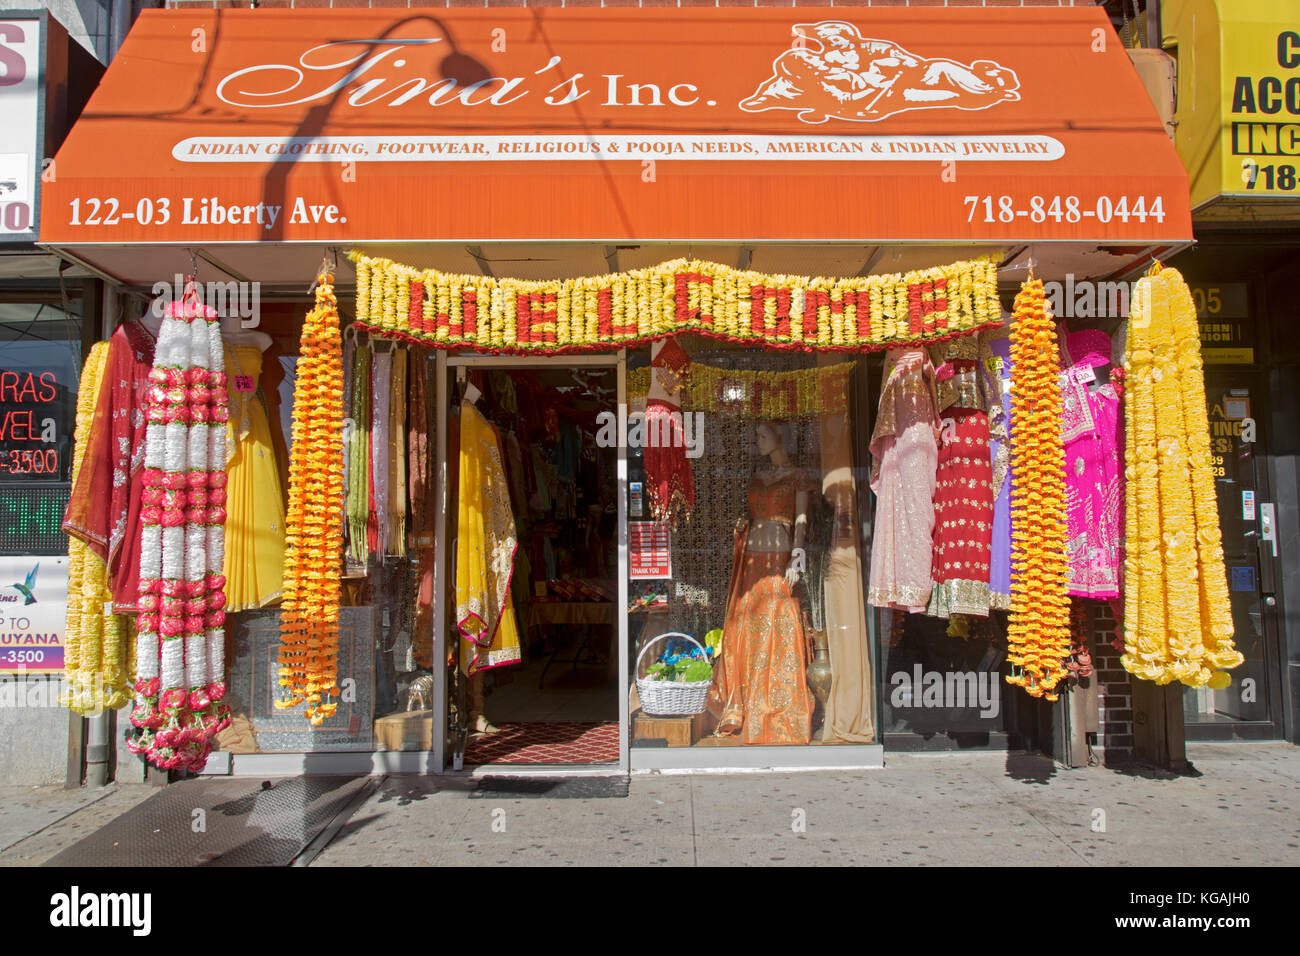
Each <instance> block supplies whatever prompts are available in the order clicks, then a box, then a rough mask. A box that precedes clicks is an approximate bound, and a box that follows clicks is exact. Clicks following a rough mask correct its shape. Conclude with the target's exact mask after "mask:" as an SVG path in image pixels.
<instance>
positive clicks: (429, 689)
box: [406, 674, 433, 711]
mask: <svg viewBox="0 0 1300 956" xmlns="http://www.w3.org/2000/svg"><path fill="white" fill-rule="evenodd" d="M406 709H407V710H408V711H411V710H433V675H432V674H421V675H420V676H419V677H417V678H416V679H415V680H413V681H411V686H410V687H409V688H407V691H406Z"/></svg>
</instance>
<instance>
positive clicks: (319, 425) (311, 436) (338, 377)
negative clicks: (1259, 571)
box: [275, 272, 343, 724]
mask: <svg viewBox="0 0 1300 956" xmlns="http://www.w3.org/2000/svg"><path fill="white" fill-rule="evenodd" d="M301 353H302V354H301V357H300V358H299V360H298V370H297V378H296V380H295V382H294V389H293V432H292V449H291V451H290V455H289V510H288V513H287V516H286V519H285V524H286V531H285V553H284V600H283V602H282V608H283V614H282V616H281V624H280V660H279V675H280V686H281V687H283V688H284V689H285V697H284V699H282V700H277V701H276V702H275V705H276V707H279V708H282V709H283V708H289V707H296V706H297V705H299V704H301V703H304V702H305V703H306V704H307V708H306V715H307V719H308V720H310V721H311V722H312V723H313V724H319V723H320V722H321V721H323V720H325V719H327V718H329V717H331V716H332V715H333V714H334V712H335V710H336V709H337V707H338V704H337V702H336V701H333V700H331V699H330V698H331V697H332V696H333V695H334V694H335V693H336V691H337V687H336V686H335V684H336V681H337V677H338V639H339V597H340V588H339V555H340V553H341V548H342V542H343V343H342V337H341V336H340V334H339V313H338V300H337V299H336V298H335V297H334V276H333V275H332V274H331V273H328V272H324V273H322V274H321V275H320V276H318V277H317V285H316V306H315V308H313V309H312V310H311V311H310V312H308V313H307V318H306V319H305V320H304V322H303V326H302V340H301Z"/></svg>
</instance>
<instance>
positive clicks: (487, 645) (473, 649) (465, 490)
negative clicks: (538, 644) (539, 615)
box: [456, 403, 522, 675]
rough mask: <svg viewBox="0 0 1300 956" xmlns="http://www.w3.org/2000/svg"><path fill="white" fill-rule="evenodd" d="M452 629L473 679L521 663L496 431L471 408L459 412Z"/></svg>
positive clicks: (506, 496) (511, 523)
mask: <svg viewBox="0 0 1300 956" xmlns="http://www.w3.org/2000/svg"><path fill="white" fill-rule="evenodd" d="M458 457H459V459H460V481H459V488H458V489H457V499H458V502H457V528H456V627H457V630H458V631H459V632H460V636H461V639H462V640H463V641H464V642H465V643H464V645H463V653H462V654H461V665H462V667H463V668H464V669H465V673H466V674H469V675H472V674H474V673H476V672H478V671H481V670H487V669H488V668H491V667H502V666H505V665H508V664H517V663H519V661H520V660H521V659H522V654H521V651H520V647H519V630H518V627H517V626H516V623H515V612H514V606H513V604H512V603H511V600H510V581H511V578H512V577H513V576H514V558H515V551H516V549H517V548H518V542H517V540H516V538H515V518H514V514H513V512H512V511H511V509H510V492H509V490H508V485H507V484H506V474H505V467H504V465H503V463H502V460H501V442H500V440H499V439H498V437H497V432H496V429H495V428H493V427H492V425H491V423H490V422H488V420H487V419H486V418H484V417H483V414H482V412H480V411H479V410H478V409H477V408H475V407H474V405H473V404H472V403H465V404H463V405H462V406H461V411H460V450H459V455H458Z"/></svg>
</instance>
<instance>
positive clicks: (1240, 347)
mask: <svg viewBox="0 0 1300 956" xmlns="http://www.w3.org/2000/svg"><path fill="white" fill-rule="evenodd" d="M1162 16H1163V25H1162V44H1163V46H1164V48H1165V49H1166V50H1168V51H1169V52H1170V53H1171V54H1173V55H1174V56H1175V57H1176V58H1177V62H1178V65H1179V70H1178V95H1177V100H1176V102H1177V104H1178V111H1177V119H1178V126H1177V136H1176V143H1177V145H1178V151H1179V155H1180V156H1181V157H1182V159H1183V163H1184V165H1185V166H1186V168H1187V169H1188V171H1189V174H1190V180H1191V182H1190V186H1191V200H1192V207H1193V225H1194V228H1195V232H1196V238H1197V247H1196V250H1195V251H1194V252H1188V253H1185V254H1184V255H1182V256H1180V257H1178V258H1177V259H1175V260H1174V264H1175V265H1176V266H1178V267H1179V268H1180V269H1182V270H1183V271H1184V272H1185V273H1186V274H1187V276H1188V280H1189V281H1190V282H1192V284H1193V292H1194V294H1195V296H1196V302H1197V308H1198V314H1199V318H1200V321H1201V329H1202V342H1203V355H1204V357H1205V363H1206V382H1207V386H1208V391H1209V396H1210V401H1211V405H1210V421H1211V428H1212V430H1213V442H1214V448H1213V451H1214V455H1215V467H1216V470H1217V471H1218V473H1219V474H1218V477H1219V497H1220V501H1219V515H1220V520H1221V521H1222V523H1223V529H1224V545H1225V553H1226V554H1227V557H1228V573H1229V580H1230V583H1231V589H1232V605H1233V618H1234V621H1235V622H1236V629H1237V634H1238V646H1239V647H1241V649H1242V651H1243V653H1245V655H1246V663H1245V665H1244V666H1243V668H1242V678H1243V681H1242V682H1240V683H1238V684H1235V685H1234V687H1233V688H1230V689H1228V690H1224V691H1210V690H1208V689H1201V690H1189V691H1188V692H1187V694H1186V696H1185V700H1184V707H1183V709H1184V713H1185V717H1186V722H1187V736H1188V738H1189V739H1268V738H1273V739H1277V738H1283V739H1290V740H1296V739H1297V738H1296V733H1297V730H1296V727H1297V710H1296V707H1297V701H1298V700H1300V694H1298V693H1297V690H1298V689H1300V684H1298V683H1297V675H1298V674H1300V665H1298V663H1297V661H1298V660H1300V659H1298V658H1297V648H1298V647H1300V643H1298V641H1297V638H1298V636H1300V622H1297V618H1296V615H1297V613H1298V612H1297V609H1296V604H1297V600H1296V594H1297V592H1298V591H1300V579H1298V578H1297V575H1298V574H1300V564H1297V560H1296V555H1297V551H1296V548H1295V540H1296V530H1297V528H1298V527H1300V517H1298V514H1300V513H1298V512H1297V500H1298V499H1297V489H1298V487H1300V486H1298V485H1297V479H1296V449H1295V444H1294V441H1292V440H1291V438H1290V435H1291V433H1292V432H1293V431H1294V424H1293V420H1294V409H1295V407H1296V401H1297V396H1296V392H1295V386H1294V384H1293V383H1294V381H1295V370H1296V362H1297V357H1298V353H1297V350H1296V347H1295V344H1294V341H1293V340H1294V334H1293V333H1292V331H1291V330H1292V329H1293V328H1294V324H1293V321H1292V320H1293V316H1292V312H1293V311H1294V309H1293V307H1292V306H1291V305H1290V298H1291V297H1290V295H1289V292H1288V290H1289V286H1290V282H1291V277H1292V276H1293V275H1294V272H1295V267H1296V263H1297V261H1300V242H1297V240H1296V233H1295V230H1296V227H1297V224H1300V199H1298V198H1297V197H1298V196H1300V193H1298V192H1297V184H1296V169H1297V166H1296V160H1295V156H1296V154H1297V153H1298V152H1300V143H1298V142H1297V140H1296V134H1297V132H1298V131H1300V125H1297V118H1298V117H1300V32H1297V25H1296V22H1295V10H1294V5H1293V4H1287V3H1277V2H1274V3H1253V4H1249V5H1243V4H1228V3H1214V2H1193V0H1171V2H1166V3H1165V4H1163V5H1162ZM1193 42H1195V43H1196V51H1197V52H1196V56H1195V57H1194V58H1190V57H1188V56H1187V55H1186V54H1185V52H1184V51H1186V50H1189V49H1190V48H1191V45H1192V43H1193Z"/></svg>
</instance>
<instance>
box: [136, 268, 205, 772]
mask: <svg viewBox="0 0 1300 956" xmlns="http://www.w3.org/2000/svg"><path fill="white" fill-rule="evenodd" d="M224 365H225V363H224V355H223V352H222V344H221V330H220V326H219V324H218V322H217V313H216V312H215V311H214V310H212V309H210V308H208V307H207V306H204V305H202V304H200V303H199V302H198V300H197V297H196V296H194V295H193V292H192V290H187V294H186V297H185V299H184V300H183V301H181V302H173V303H171V304H170V305H169V306H168V307H167V312H166V315H165V316H164V317H163V320H162V325H161V327H160V328H159V331H158V345H157V347H156V348H155V350H154V364H153V368H152V369H151V370H150V372H149V398H148V403H147V404H146V407H145V416H146V419H147V421H148V425H147V428H146V434H145V458H144V472H143V474H142V477H143V484H144V488H143V491H142V493H141V497H140V525H141V532H140V534H141V537H140V584H139V595H140V615H139V617H138V619H137V626H138V629H139V631H138V634H137V637H136V683H135V690H136V706H135V710H134V712H133V713H132V715H131V722H132V723H133V724H135V725H136V726H137V727H140V728H142V729H143V730H144V733H143V735H141V736H140V737H138V738H136V739H135V740H133V741H131V742H130V744H129V745H128V746H129V747H130V749H131V750H132V752H134V753H139V754H143V755H144V756H145V759H146V760H148V761H149V762H150V763H152V764H154V766H157V767H161V768H163V769H190V770H198V769H200V768H202V766H203V765H204V763H205V762H206V761H207V758H208V754H209V753H210V752H211V750H212V738H213V737H214V736H216V734H217V732H218V731H219V730H221V729H222V728H223V727H225V726H227V725H228V724H229V722H230V716H229V708H227V707H226V706H225V705H224V704H222V703H221V700H222V698H223V697H225V694H226V686H225V683H224V679H225V668H226V665H225V642H226V635H225V611H224V610H223V608H224V607H225V603H226V596H225V590H224V589H225V584H226V579H225V577H224V576H223V575H222V574H221V559H222V554H223V546H224V534H225V523H226V508H225V503H226V490H225V489H226V471H225V460H226V420H227V419H228V417H229V412H228V410H227V396H226V373H225V370H224ZM214 465H217V466H219V467H215V468H214V467H213V466H214Z"/></svg>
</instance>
